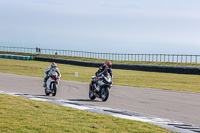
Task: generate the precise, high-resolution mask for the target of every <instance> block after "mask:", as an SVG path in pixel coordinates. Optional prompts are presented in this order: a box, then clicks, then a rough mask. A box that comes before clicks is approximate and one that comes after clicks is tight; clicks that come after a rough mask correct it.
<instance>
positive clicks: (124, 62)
mask: <svg viewBox="0 0 200 133" xmlns="http://www.w3.org/2000/svg"><path fill="white" fill-rule="evenodd" d="M0 54H13V55H26V56H38V57H49V58H59V59H68V60H77V61H86V62H102V63H104V62H105V59H96V58H85V57H74V56H62V55H47V54H31V53H20V52H6V51H0ZM111 62H112V63H119V64H142V65H161V66H187V67H200V63H174V62H151V61H116V60H111Z"/></svg>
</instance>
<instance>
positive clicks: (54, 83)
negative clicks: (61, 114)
mask: <svg viewBox="0 0 200 133" xmlns="http://www.w3.org/2000/svg"><path fill="white" fill-rule="evenodd" d="M48 80H50V86H49V88H50V90H48V88H47V82H48V81H47V82H46V87H45V94H46V95H47V96H49V95H50V94H52V96H55V95H56V92H57V89H58V86H59V81H60V78H59V77H58V75H57V74H56V73H55V74H54V75H50V76H49V79H48Z"/></svg>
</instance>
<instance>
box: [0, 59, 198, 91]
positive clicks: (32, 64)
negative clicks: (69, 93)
mask: <svg viewBox="0 0 200 133" xmlns="http://www.w3.org/2000/svg"><path fill="white" fill-rule="evenodd" d="M48 66H50V63H49V62H40V61H22V60H12V59H2V58H0V72H4V73H13V74H19V75H27V76H34V77H44V72H45V70H46V68H47V67H48ZM58 68H59V69H60V71H61V74H62V80H69V81H79V82H88V83H89V82H90V81H91V76H93V75H94V73H95V72H96V71H97V70H98V68H93V67H81V66H73V65H66V64H59V63H58ZM75 72H78V77H75ZM113 74H114V85H123V86H134V87H144V88H157V89H167V90H176V91H188V92H200V87H199V86H200V82H199V79H200V77H199V76H198V75H186V74H171V73H157V72H142V71H133V70H119V69H113Z"/></svg>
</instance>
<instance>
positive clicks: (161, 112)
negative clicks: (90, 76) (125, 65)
mask: <svg viewBox="0 0 200 133" xmlns="http://www.w3.org/2000/svg"><path fill="white" fill-rule="evenodd" d="M0 77H1V78H0V91H5V92H16V93H23V94H31V95H41V96H43V95H45V93H44V88H43V87H42V84H43V78H38V77H29V76H21V75H15V74H7V73H0ZM88 88H89V83H82V82H75V81H64V80H61V81H60V86H59V89H58V92H57V94H56V96H55V97H52V96H50V97H52V98H58V99H63V100H70V101H78V102H80V103H85V104H91V105H95V106H100V107H108V108H113V109H119V110H124V111H129V112H135V113H140V114H147V115H151V116H155V117H159V118H163V119H169V120H172V121H180V122H183V123H185V124H192V125H196V126H200V93H190V92H180V91H170V90H161V89H150V88H138V87H126V86H117V85H113V86H112V88H111V89H110V95H109V98H108V100H107V101H106V102H102V101H101V99H95V100H94V101H91V100H90V99H89V97H88Z"/></svg>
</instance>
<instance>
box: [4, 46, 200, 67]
mask: <svg viewBox="0 0 200 133" xmlns="http://www.w3.org/2000/svg"><path fill="white" fill-rule="evenodd" d="M0 51H7V52H23V53H33V54H34V53H37V54H49V55H55V54H57V55H63V56H74V57H86V58H97V59H106V60H117V61H150V62H175V63H200V55H179V54H123V53H97V52H86V51H73V50H59V49H40V48H25V47H8V46H0Z"/></svg>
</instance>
